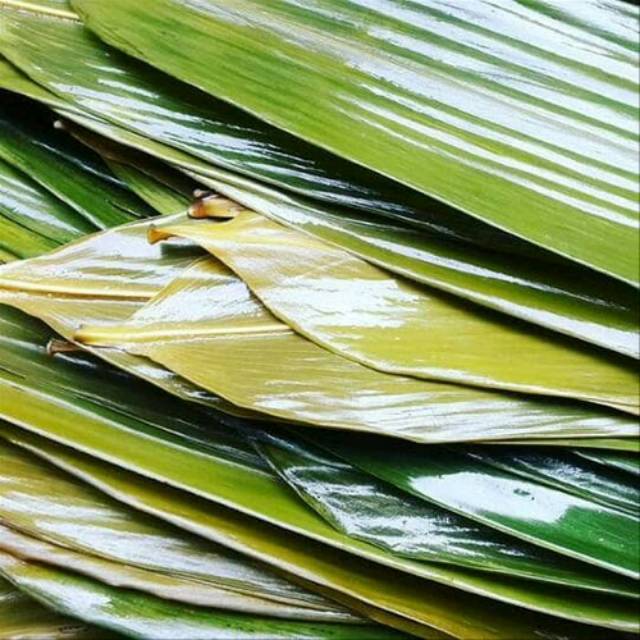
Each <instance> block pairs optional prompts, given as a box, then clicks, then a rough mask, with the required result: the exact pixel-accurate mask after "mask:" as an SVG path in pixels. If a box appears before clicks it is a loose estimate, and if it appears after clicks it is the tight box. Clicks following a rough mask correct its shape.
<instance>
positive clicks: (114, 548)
mask: <svg viewBox="0 0 640 640" xmlns="http://www.w3.org/2000/svg"><path fill="white" fill-rule="evenodd" d="M0 459H2V463H3V467H2V468H3V479H2V487H1V488H0V490H1V493H0V514H1V520H2V522H3V523H4V524H5V525H9V526H10V527H13V528H14V529H17V530H18V531H21V532H23V533H26V534H27V535H28V536H29V537H32V539H33V538H38V539H40V541H44V542H41V543H38V542H31V541H30V540H29V538H27V539H26V540H20V539H19V537H17V534H12V533H11V531H10V530H4V529H3V530H0V547H1V548H3V549H4V550H5V551H7V552H9V553H12V554H14V555H16V554H17V555H19V556H20V557H25V558H26V559H31V560H36V561H41V562H45V563H51V564H56V565H57V566H61V567H67V568H69V569H72V570H74V571H78V572H80V573H83V574H86V575H89V576H92V577H94V578H95V579H97V580H99V581H102V582H106V583H108V584H111V585H113V586H119V587H129V588H133V589H139V590H142V591H146V592H149V593H153V594H155V595H157V596H159V597H163V598H168V599H170V600H176V601H181V602H184V603H189V604H195V605H199V606H208V607H216V608H222V609H229V610H236V611H244V612H245V613H254V614H257V615H267V616H276V617H282V618H288V619H300V620H318V621H329V622H330V621H337V622H341V621H345V620H346V621H352V622H353V621H354V620H355V619H354V618H353V617H352V616H350V615H349V614H348V613H347V612H346V611H345V610H343V609H342V608H341V607H339V606H337V605H335V604H334V603H332V602H330V601H329V600H326V599H325V598H322V597H320V596H317V595H315V594H313V593H311V592H309V591H306V590H305V589H302V588H300V587H296V586H295V585H293V584H292V583H290V582H288V581H287V580H286V579H283V578H281V577H280V576H278V575H276V574H274V573H273V572H271V571H269V570H267V569H265V568H264V567H263V566H262V565H259V564H257V563H256V562H254V561H251V560H247V559H246V558H244V557H242V556H241V555H240V554H238V553H235V552H233V551H230V550H228V549H225V548H224V547H221V546H219V545H214V544H212V543H208V542H206V541H204V540H202V539H201V538H198V537H196V536H194V535H192V534H189V533H186V532H184V531H181V530H180V529H179V528H177V527H174V526H171V525H168V524H165V523H163V522H162V521H161V520H158V519H156V518H153V517H150V516H147V515H144V514H141V513H139V512H137V511H135V510H133V509H131V508H127V507H124V506H122V505H120V504H119V503H117V502H116V501H114V500H112V499H110V498H107V497H106V496H104V495H103V494H101V493H100V492H98V491H96V490H95V489H92V488H90V487H87V486H86V485H83V484H80V483H78V482H75V481H74V480H73V479H72V478H71V477H70V476H68V475H67V474H66V473H64V472H62V471H59V470H57V469H56V468H55V467H53V466H51V465H49V464H47V463H45V462H42V461H39V460H38V459H37V458H35V456H33V455H32V454H29V453H27V452H25V451H21V450H19V449H17V448H16V447H13V446H12V445H9V444H7V443H4V442H0ZM61 502H62V503H64V505H65V509H64V511H62V512H61V511H60V509H59V505H60V503H61ZM38 544H39V546H38ZM8 545H11V546H8ZM98 558H100V559H101V560H99V559H98Z"/></svg>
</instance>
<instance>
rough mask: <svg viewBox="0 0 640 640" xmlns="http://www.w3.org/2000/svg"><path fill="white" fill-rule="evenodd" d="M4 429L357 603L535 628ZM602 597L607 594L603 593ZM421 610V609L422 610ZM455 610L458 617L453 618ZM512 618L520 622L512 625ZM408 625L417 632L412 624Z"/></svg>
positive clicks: (179, 520) (466, 633)
mask: <svg viewBox="0 0 640 640" xmlns="http://www.w3.org/2000/svg"><path fill="white" fill-rule="evenodd" d="M1 428H2V432H3V435H4V436H5V437H8V438H10V439H11V440H12V441H14V442H16V443H17V444H19V445H20V446H24V447H27V448H28V449H30V450H32V451H34V452H35V453H37V454H38V455H40V456H43V457H45V458H46V459H47V460H50V461H51V462H53V463H54V464H56V465H58V466H61V467H62V468H64V469H65V470H67V471H70V472H71V473H73V474H76V475H79V476H80V477H82V478H83V479H84V480H85V481H87V482H90V483H91V484H92V485H94V486H96V487H98V488H100V489H101V490H103V491H106V492H108V493H109V494H110V495H112V496H114V497H116V498H117V499H119V500H122V501H124V502H125V503H128V504H132V505H133V506H135V507H136V508H138V509H142V510H144V511H148V512H150V513H152V514H154V515H157V516H159V517H161V518H164V519H167V520H168V521H170V522H173V523H175V524H177V525H178V526H180V527H181V528H185V529H187V530H190V531H195V532H196V533H198V534H200V535H203V536H205V537H208V538H212V539H214V540H216V541H221V542H222V543H223V544H229V545H231V546H233V547H234V548H236V549H239V550H241V551H243V552H244V553H247V554H249V555H250V556H252V557H256V556H257V557H259V558H261V559H264V560H265V561H266V562H268V563H270V564H273V565H274V566H279V567H281V568H284V569H285V570H289V571H292V572H293V573H299V572H300V571H302V570H304V572H303V573H302V574H301V575H304V577H306V578H307V579H312V580H313V581H314V582H316V583H318V584H322V585H325V586H328V587H331V588H333V589H335V588H338V589H339V591H340V592H341V593H343V594H346V593H348V594H351V596H353V597H355V598H357V600H356V601H354V602H355V603H356V604H358V606H362V602H370V603H377V604H378V605H379V606H380V607H384V608H387V609H389V608H390V610H392V611H395V612H398V613H399V614H400V615H403V616H408V618H410V619H413V620H430V622H431V624H433V625H435V626H436V627H438V628H443V629H446V630H448V631H449V632H450V633H453V635H455V636H456V637H461V638H469V640H471V639H475V638H477V634H478V633H482V634H483V637H487V638H491V637H502V634H504V633H506V634H507V635H506V638H509V639H510V638H512V637H514V635H513V634H516V637H520V636H522V637H526V636H527V634H531V633H532V630H531V627H529V628H528V629H527V625H531V624H534V625H535V624H536V623H535V622H534V620H533V619H531V618H530V614H527V613H526V612H525V611H524V610H520V611H519V613H518V614H517V616H518V617H517V622H516V619H514V618H513V616H512V615H511V614H509V613H507V610H506V609H504V607H503V605H500V604H499V603H497V602H493V603H492V604H491V611H492V612H494V613H497V614H498V615H501V616H502V617H501V618H500V620H499V623H498V619H497V618H491V617H489V615H488V610H487V608H486V601H485V605H481V607H482V608H481V609H476V608H475V605H474V604H473V600H472V599H469V597H468V596H465V595H463V594H462V593H458V594H456V595H455V596H453V595H452V593H451V592H449V591H448V590H447V589H446V588H445V587H442V586H438V587H437V589H436V590H435V591H433V590H431V592H429V591H427V590H426V589H427V585H426V584H425V583H424V582H416V581H415V580H411V579H409V577H408V576H407V575H402V574H399V573H397V572H393V573H388V572H380V569H375V568H374V566H373V565H371V564H364V565H363V563H362V561H360V560H356V559H355V558H354V557H353V556H349V555H345V554H343V553H341V552H339V551H337V550H335V551H334V552H332V554H331V559H330V560H329V561H328V562H326V561H324V558H326V549H324V550H323V548H322V547H318V545H317V543H314V542H311V541H309V540H308V539H307V540H303V541H302V542H301V544H300V543H299V540H300V538H299V537H298V536H295V535H293V534H288V535H287V536H285V537H284V538H282V537H280V538H278V536H277V535H276V536H274V529H273V527H270V526H269V525H267V524H265V523H256V522H255V521H254V520H251V521H247V518H246V517H244V516H242V515H241V514H238V513H236V512H231V511H228V510H224V509H222V510H221V508H220V507H219V506H216V505H213V504H212V503H211V502H204V501H202V500H199V499H198V498H195V497H193V496H192V497H191V498H190V499H189V500H188V501H187V502H185V494H184V493H182V492H179V491H175V490H173V489H171V488H168V487H166V485H163V484H159V483H155V482H152V481H149V480H146V479H144V478H141V477H140V476H136V475H134V474H131V473H129V472H127V471H124V470H120V471H119V472H118V473H114V471H113V467H111V466H110V465H105V464H104V463H102V462H100V461H99V460H97V459H95V458H89V457H88V456H84V455H82V454H80V453H78V452H76V451H73V450H72V449H67V448H65V447H60V446H59V445H56V444H53V443H51V442H49V441H46V440H43V439H42V438H40V437H39V436H36V435H33V434H30V433H28V432H25V431H22V430H20V429H8V428H7V426H6V425H5V426H2V427H1ZM278 540H281V541H280V542H279V541H278ZM265 554H266V555H265ZM442 596H445V597H447V596H449V597H451V596H452V597H453V598H454V599H455V602H456V605H455V607H454V608H453V609H451V602H450V601H447V600H446V599H442ZM598 598H600V599H601V598H602V596H598ZM463 599H464V611H465V616H464V617H461V616H460V615H459V607H460V606H461V604H462V602H463ZM353 604H354V603H353V602H352V605H353ZM626 606H627V607H628V605H626ZM418 611H420V613H417V612H418ZM456 611H457V612H458V613H457V614H456V613H455V612H456ZM450 613H451V614H452V615H453V617H449V615H450ZM368 615H370V616H371V617H373V618H374V619H378V620H381V621H383V622H384V620H382V619H380V618H379V616H380V612H379V611H376V610H369V614H368ZM537 620H538V622H537V624H538V625H542V624H545V625H548V624H552V625H553V631H551V629H550V628H548V627H547V630H546V631H543V632H542V633H551V634H552V637H554V638H556V637H557V636H556V635H555V634H560V635H562V634H563V633H569V629H565V630H563V628H562V627H561V626H559V624H558V623H557V622H551V619H550V618H546V619H544V618H543V617H539V616H538V618H537ZM543 620H544V621H545V622H544V623H543ZM406 622H408V620H406V619H405V624H406ZM387 623H389V624H397V623H398V621H397V620H393V622H389V621H388V620H387ZM514 623H515V624H516V626H513V625H514ZM400 628H405V627H400ZM409 630H410V631H411V628H409ZM413 631H414V632H415V633H416V635H419V636H421V637H429V638H431V637H434V636H433V635H429V633H428V632H427V634H426V635H425V633H424V630H423V632H422V633H421V632H420V630H419V629H417V628H414V629H413ZM431 633H432V634H433V633H435V632H431ZM533 633H535V632H533ZM570 633H571V635H572V636H576V635H577V636H579V637H582V635H583V634H584V635H586V636H587V637H590V636H591V633H590V631H588V628H583V627H581V626H580V625H577V624H576V623H572V625H571V627H570ZM598 633H599V632H598ZM509 634H511V635H509ZM435 637H441V636H435Z"/></svg>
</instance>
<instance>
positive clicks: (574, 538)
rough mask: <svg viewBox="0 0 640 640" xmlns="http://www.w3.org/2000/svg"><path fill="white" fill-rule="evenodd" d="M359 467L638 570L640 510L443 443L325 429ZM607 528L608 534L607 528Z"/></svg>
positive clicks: (597, 560)
mask: <svg viewBox="0 0 640 640" xmlns="http://www.w3.org/2000/svg"><path fill="white" fill-rule="evenodd" d="M317 441H318V442H322V444H326V446H328V447H329V449H330V450H331V451H333V452H335V453H336V454H338V455H340V456H341V457H344V458H345V459H346V460H348V461H350V462H351V463H352V464H354V465H356V466H358V467H359V468H361V469H363V470H365V471H367V472H369V473H372V474H374V475H376V476H377V477H379V478H382V479H384V480H386V481H388V482H391V483H392V484H395V485H396V486H398V487H400V488H402V489H404V490H405V491H408V492H409V493H412V494H413V495H416V496H418V497H421V498H423V499H425V500H427V501H428V502H433V503H435V504H439V505H442V506H444V507H445V508H447V509H450V510H451V511H454V512H456V513H459V514H461V515H464V516H466V517H468V518H471V519H473V520H476V521H477V522H481V523H483V524H486V525H487V526H490V527H494V528H496V529H497V530H499V531H504V532H506V533H509V534H511V535H514V536H516V537H519V538H521V539H523V540H528V541H529V542H532V543H534V544H538V545H540V546H543V547H546V548H549V549H553V550H555V551H558V552H560V553H564V554H566V555H569V556H571V557H574V558H578V559H580V560H582V561H584V562H588V563H591V564H594V565H596V566H600V567H603V568H606V569H609V570H610V571H614V572H616V573H620V574H623V575H628V576H632V577H638V564H637V558H638V555H639V554H640V548H639V545H640V540H639V539H638V537H637V536H636V535H635V534H636V532H637V529H638V518H637V517H634V516H632V515H630V514H627V513H624V512H621V511H617V510H615V509H611V508H608V507H605V506H603V505H600V504H598V503H594V502H590V501H588V500H585V499H583V498H580V497H578V496H575V495H571V494H569V493H565V492H562V491H558V490H556V489H552V488H550V487H546V486H544V485H541V484H537V483H535V482H532V481H531V480H528V479H525V478H523V477H519V476H516V475H513V474H511V473H507V472H505V471H502V470H500V469H497V468H495V467H492V466H490V465H486V464H482V463H480V462H478V461H477V460H474V458H473V456H472V455H471V454H465V453H458V452H456V451H452V450H447V449H445V448H440V449H437V450H433V451H432V452H430V453H428V454H425V453H422V452H418V451H416V450H410V448H409V447H404V446H402V445H401V444H398V443H388V442H387V441H385V442H380V441H379V442H373V441H370V442H367V443H365V442H363V441H361V440H360V441H358V440H354V439H352V440H351V441H347V440H345V439H344V438H343V437H342V436H333V435H331V436H323V437H322V438H321V439H317ZM603 531H606V532H607V534H606V535H603V533H602V532H603Z"/></svg>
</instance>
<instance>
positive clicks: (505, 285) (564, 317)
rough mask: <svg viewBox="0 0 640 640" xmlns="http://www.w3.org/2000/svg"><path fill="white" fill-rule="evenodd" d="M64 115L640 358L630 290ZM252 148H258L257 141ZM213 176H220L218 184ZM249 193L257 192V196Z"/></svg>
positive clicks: (413, 274) (277, 214)
mask: <svg viewBox="0 0 640 640" xmlns="http://www.w3.org/2000/svg"><path fill="white" fill-rule="evenodd" d="M5 66H6V65H5ZM6 75H7V74H5V83H4V84H5V86H8V87H9V88H12V89H13V90H17V91H19V92H23V93H26V94H27V95H30V96H31V97H34V98H36V99H40V100H44V101H46V102H48V103H50V104H52V106H54V107H56V105H57V107H58V110H59V111H61V107H60V102H61V101H60V100H59V99H56V98H55V97H54V96H53V94H48V93H47V92H46V91H44V90H42V89H40V87H37V85H33V83H32V84H31V85H30V86H29V87H28V89H25V84H26V83H25V79H24V78H19V77H17V75H16V74H15V72H14V73H13V75H11V77H10V78H9V80H7V79H6ZM36 89H37V90H38V91H35V90H36ZM67 104H68V105H69V106H70V104H71V103H67ZM64 109H65V108H64V105H63V108H62V112H63V113H65V115H67V116H68V117H70V118H72V119H73V120H75V121H77V122H80V123H82V124H83V125H85V126H88V127H89V128H93V129H96V128H97V129H98V130H99V131H100V132H101V133H103V134H105V135H108V136H111V137H115V139H118V140H120V141H121V142H124V143H126V144H133V145H134V146H138V147H140V148H144V149H145V150H147V151H149V152H151V153H154V154H155V155H158V156H160V157H166V158H171V159H172V160H173V161H174V162H178V163H179V164H180V165H181V166H183V167H184V168H187V169H190V170H192V171H198V172H199V173H200V174H202V177H201V178H200V179H201V180H204V181H207V179H208V180H209V181H210V183H211V184H212V186H214V187H215V188H218V189H220V190H222V191H223V192H226V193H228V195H230V196H231V197H234V198H236V199H237V200H238V201H240V202H243V203H244V204H245V205H247V206H249V207H252V208H254V209H256V210H257V211H260V212H261V213H264V214H265V215H268V216H271V217H274V218H275V219H276V220H278V221H280V222H283V223H284V224H289V225H291V226H294V227H295V228H301V229H303V230H305V231H308V232H310V233H312V234H313V235H316V236H319V237H320V238H322V239H324V240H328V241H331V242H333V243H335V244H337V245H338V246H340V247H342V248H345V249H347V250H350V251H352V252H354V253H356V254H357V255H360V256H361V257H363V258H365V259H368V260H371V261H373V262H374V263H377V264H380V265H381V266H384V267H386V268H389V269H391V270H393V271H396V272H398V273H400V274H401V275H405V276H409V277H410V278H413V279H415V280H418V281H420V282H425V283H427V284H431V285H433V286H436V287H438V288H441V289H443V290H444V291H447V292H449V293H453V294H456V295H461V296H463V297H465V298H468V299H470V300H472V301H474V302H476V303H479V304H481V305H484V306H488V307H490V308H494V309H497V310H499V311H502V312H504V313H507V314H509V315H514V316H516V317H519V318H522V319H525V320H528V321H531V322H534V323H535V324H539V325H541V326H546V327H549V328H552V329H554V330H556V331H560V332H561V333H566V334H568V335H572V336H574V337H578V338H580V339H583V340H586V341H588V342H591V343H593V344H597V345H599V346H603V347H605V348H607V349H612V350H614V351H618V352H621V353H624V354H626V355H632V356H637V355H638V349H637V343H638V341H637V327H636V317H637V310H636V308H637V298H636V297H635V296H634V295H633V294H632V292H631V291H630V290H629V289H628V288H626V287H624V286H616V285H615V283H612V282H610V281H608V279H606V278H602V277H599V276H597V275H596V274H591V275H589V274H586V275H585V273H584V272H581V271H580V270H576V269H566V270H558V269H557V268H555V267H554V266H551V267H549V266H545V265H544V264H543V263H540V262H537V263H534V264H533V265H529V264H520V263H519V261H516V260H513V259H512V258H510V257H509V256H505V255H503V254H501V253H493V254H491V253H489V252H486V251H482V250H480V249H477V248H472V247H469V246H466V247H464V246H459V245H457V244H456V243H452V242H449V241H447V240H446V239H441V238H440V237H439V236H438V235H432V236H430V237H424V236H423V235H422V234H420V233H417V232H415V231H411V230H410V229H408V228H403V227H401V226H394V225H393V224H391V223H389V222H384V221H383V220H382V219H377V220H376V219H375V217H374V218H373V219H372V218H371V216H369V215H362V214H358V213H356V212H349V211H346V210H340V211H338V210H335V209H333V210H332V209H331V208H328V207H327V206H326V205H322V204H321V203H319V202H312V201H305V200H304V199H303V198H300V197H297V196H294V197H292V196H287V195H286V194H283V193H278V192H277V191H275V190H274V189H270V188H266V187H261V188H260V190H259V191H256V190H255V187H256V186H257V185H250V184H248V183H247V181H246V180H242V179H240V180H238V179H237V178H236V177H235V176H233V175H229V174H228V172H227V173H226V174H225V172H220V171H218V172H216V171H211V169H210V168H209V167H207V165H206V164H203V163H201V162H200V161H198V160H197V159H196V158H195V157H191V158H189V157H188V156H186V155H185V154H182V153H181V152H179V151H177V150H175V149H172V148H170V147H166V146H163V145H161V144H158V143H157V142H156V141H155V139H154V140H153V141H152V140H148V139H145V138H142V137H140V136H137V137H136V136H135V134H132V133H131V132H126V131H124V130H122V129H119V128H118V127H117V126H115V125H113V124H108V123H106V122H104V121H99V120H96V119H94V118H87V117H86V116H79V115H78V113H73V112H65V110H64ZM200 119H201V118H200ZM156 126H159V125H156ZM237 128H238V127H236V128H235V129H234V130H237ZM250 145H251V147H252V148H253V147H254V146H255V144H254V142H251V143H250ZM245 146H246V145H245ZM212 174H213V176H212ZM207 176H208V178H207ZM212 177H215V179H214V181H213V182H211V180H212ZM220 179H224V180H226V181H227V183H225V182H220ZM229 181H231V184H228V183H229ZM248 186H249V187H251V186H253V187H254V188H253V192H252V191H251V190H250V189H249V188H248ZM147 193H148V191H147ZM603 291H606V296H607V301H606V303H603V299H602V297H603Z"/></svg>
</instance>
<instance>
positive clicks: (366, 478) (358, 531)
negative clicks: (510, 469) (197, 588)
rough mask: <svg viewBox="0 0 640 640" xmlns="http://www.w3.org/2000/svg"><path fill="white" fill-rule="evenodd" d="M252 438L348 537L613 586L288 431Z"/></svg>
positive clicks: (536, 576)
mask: <svg viewBox="0 0 640 640" xmlns="http://www.w3.org/2000/svg"><path fill="white" fill-rule="evenodd" d="M258 442H259V450H260V451H261V452H262V453H263V454H264V456H265V458H266V459H267V460H268V461H269V462H270V464H271V465H272V466H273V468H274V469H275V470H276V471H277V472H278V473H279V474H280V476H281V477H282V478H283V479H284V480H285V481H286V482H287V483H288V484H289V485H290V486H291V487H292V488H293V489H294V490H295V491H296V492H297V493H298V494H299V495H300V497H301V498H302V499H303V500H304V501H305V502H307V503H308V504H309V505H310V506H311V507H312V508H313V509H314V510H315V511H316V512H317V513H319V514H320V515H321V516H322V517H323V518H325V519H326V520H327V521H328V522H329V523H330V524H331V525H332V526H334V527H335V528H336V529H338V530H339V531H343V532H344V533H346V534H347V535H349V536H351V537H353V538H357V539H359V540H364V541H366V542H369V543H371V544H374V545H376V546H379V547H381V548H383V549H387V550H389V551H391V552H392V553H394V554H396V555H399V556H403V557H407V558H413V559H416V560H427V561H432V562H444V563H452V564H455V565H461V566H468V567H471V568H475V569H479V570H484V571H495V572H498V573H506V574H509V575H511V576H513V577H524V578H529V579H533V580H542V581H545V580H546V581H549V582H556V583H558V584H561V583H564V584H566V585H567V586H568V585H569V584H572V586H574V587H578V588H587V589H600V588H602V587H603V586H605V585H606V590H611V588H612V587H613V581H612V580H611V579H612V576H611V574H609V573H605V572H601V573H600V577H601V579H602V582H601V583H600V584H599V585H598V578H597V575H598V574H597V573H590V574H589V572H586V571H585V570H586V565H583V564H581V563H575V562H572V561H569V560H567V559H566V558H560V556H557V555H554V554H549V553H547V552H545V551H543V550H542V549H540V548H538V547H535V546H533V545H527V544H518V542H517V540H516V538H510V537H509V536H505V535H502V534H500V533H499V532H497V531H495V530H492V529H490V528H488V527H482V526H478V525H477V524H476V523H474V522H472V521H471V520H467V519H465V518H461V517H459V516H457V515H456V514H454V513H452V512H450V511H447V510H446V509H441V508H438V507H436V506H434V505H430V504H427V503H425V502H424V501H421V500H419V499H417V498H414V497H413V496H411V495H409V494H407V493H405V492H403V491H399V490H397V489H396V488H395V487H393V486H392V485H390V484H387V483H386V482H381V481H379V480H377V479H376V478H375V477H374V476H371V475H369V474H366V473H364V472H362V471H360V470H359V469H357V468H356V467H354V466H352V465H350V464H348V463H345V462H342V461H341V460H339V459H337V458H336V457H335V456H332V455H331V454H328V453H326V452H324V451H323V450H322V449H319V448H317V447H314V446H312V445H309V444H308V443H303V442H301V441H299V440H296V439H292V438H291V437H289V436H288V434H287V438H286V439H284V438H278V437H273V436H266V435H263V436H262V438H259V440H258ZM571 573H574V575H573V576H571ZM588 574H589V575H588ZM578 576H580V577H579V578H578ZM594 578H595V582H594ZM618 580H619V579H618ZM579 582H581V583H582V584H579ZM618 584H619V586H622V585H623V584H624V582H618ZM623 592H626V595H629V596H631V597H638V594H637V585H636V584H635V583H634V582H633V581H628V582H627V583H626V589H623V590H621V591H620V590H619V591H618V593H620V594H622V593H623Z"/></svg>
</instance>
